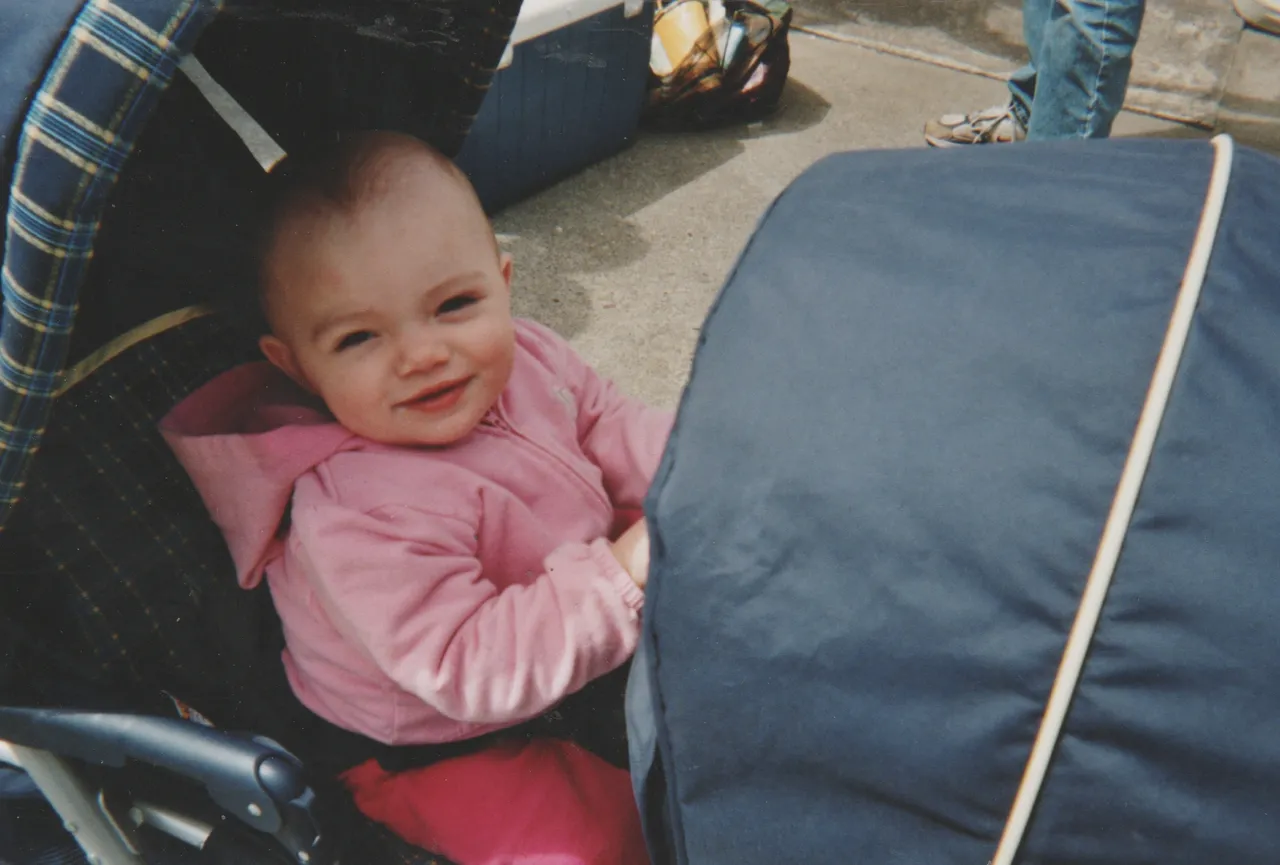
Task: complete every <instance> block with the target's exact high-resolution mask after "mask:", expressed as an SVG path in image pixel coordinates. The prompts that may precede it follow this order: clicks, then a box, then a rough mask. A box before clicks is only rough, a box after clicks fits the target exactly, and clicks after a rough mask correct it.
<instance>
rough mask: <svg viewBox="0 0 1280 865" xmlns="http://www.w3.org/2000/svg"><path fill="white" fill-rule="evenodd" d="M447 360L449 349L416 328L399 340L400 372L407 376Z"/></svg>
mask: <svg viewBox="0 0 1280 865" xmlns="http://www.w3.org/2000/svg"><path fill="white" fill-rule="evenodd" d="M448 359H449V347H448V346H447V345H446V344H445V343H444V342H443V341H441V340H438V339H432V338H431V336H430V335H429V334H427V333H424V332H423V331H422V330H420V329H418V328H413V329H411V330H408V331H406V332H405V334H404V336H403V337H402V338H401V339H400V372H401V374H402V375H408V374H412V373H416V372H422V371H423V370H428V369H431V368H432V367H436V366H439V365H441V364H443V363H445V362H446V361H448Z"/></svg>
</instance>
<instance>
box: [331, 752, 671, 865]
mask: <svg viewBox="0 0 1280 865" xmlns="http://www.w3.org/2000/svg"><path fill="white" fill-rule="evenodd" d="M342 780H343V781H344V782H345V783H346V785H347V787H348V788H349V789H350V790H351V792H352V794H353V796H354V798H355V803H356V806H357V807H358V808H359V809H360V810H361V811H362V812H363V813H364V814H365V815H366V816H368V817H370V818H371V819H373V820H376V821H378V822H379V823H382V824H384V825H386V826H388V827H389V828H390V829H391V830H392V831H394V832H395V833H396V834H398V835H400V837H402V838H404V839H405V840H406V841H408V842H409V843H411V844H416V845H418V846H420V847H425V848H427V849H428V850H431V851H433V852H436V853H439V854H441V855H443V856H446V857H447V858H449V859H452V860H453V861H454V862H456V863H458V865H649V859H648V856H647V854H646V853H645V847H644V838H643V836H642V834H641V832H640V817H639V814H638V813H637V812H636V806H635V800H634V799H633V798H632V794H631V778H630V776H629V775H628V774H627V773H626V772H625V771H623V770H622V769H618V768H615V767H613V766H611V765H609V764H608V763H606V762H605V761H604V760H602V759H600V758H599V757H597V756H596V755H594V754H592V753H590V752H588V751H586V750H584V749H582V748H581V747H579V746H578V745H575V744H573V743H572V742H567V741H561V740H557V739H534V740H532V741H530V742H506V743H502V744H498V745H494V746H493V747H491V748H486V749H485V750H483V751H480V752H478V753H475V754H469V755H467V756H464V757H454V758H452V759H449V760H445V761H443V762H440V763H436V764H434V765H431V766H427V767H426V768H423V769H412V770H409V771H406V772H397V773H395V774H391V773H388V772H386V771H384V770H383V768H382V767H381V766H379V765H378V764H377V763H376V762H375V761H372V760H371V761H369V762H366V763H361V764H360V765H359V766H356V767H355V768H354V769H350V770H348V771H347V772H346V773H344V774H343V776H342Z"/></svg>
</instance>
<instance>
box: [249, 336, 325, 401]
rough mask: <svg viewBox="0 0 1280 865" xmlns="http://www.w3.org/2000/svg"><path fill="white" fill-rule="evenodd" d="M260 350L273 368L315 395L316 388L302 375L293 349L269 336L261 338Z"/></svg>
mask: <svg viewBox="0 0 1280 865" xmlns="http://www.w3.org/2000/svg"><path fill="white" fill-rule="evenodd" d="M258 348H259V350H261V351H262V354H263V356H264V357H266V359H267V360H268V361H270V362H271V365H272V366H274V367H275V368H276V369H278V370H280V371H281V372H282V373H284V374H285V375H287V376H289V378H291V379H293V381H294V383H295V384H297V385H298V386H299V387H301V388H303V389H304V390H306V391H307V392H308V393H315V388H313V387H312V386H311V385H310V383H309V382H308V381H307V377H306V376H305V375H303V374H302V368H301V367H299V366H298V359H297V358H296V357H294V355H293V349H291V348H289V346H288V345H287V344H286V343H285V342H284V340H282V339H280V338H279V337H276V336H272V335H271V334H267V335H266V336H263V337H259V339H258Z"/></svg>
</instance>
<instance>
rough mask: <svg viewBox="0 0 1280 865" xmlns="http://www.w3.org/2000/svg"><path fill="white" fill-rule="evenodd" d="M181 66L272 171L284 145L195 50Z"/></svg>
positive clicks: (189, 78) (281, 155)
mask: <svg viewBox="0 0 1280 865" xmlns="http://www.w3.org/2000/svg"><path fill="white" fill-rule="evenodd" d="M178 68H179V69H181V70H182V73H183V74H184V75H186V76H187V79H188V80H189V81H190V82H191V83H192V84H194V85H195V86H196V89H197V90H199V91H200V95H202V96H203V97H204V98H205V100H206V101H207V102H208V103H209V105H210V106H211V107H212V108H213V110H214V111H216V112H218V116H219V117H221V118H222V119H223V120H224V121H226V124H227V125H228V126H230V127H231V129H232V130H233V131H234V132H235V134H236V135H238V136H240V140H241V141H243V142H244V146H245V147H247V148H249V152H250V153H252V154H253V158H254V159H256V160H258V164H259V165H261V166H262V170H263V171H270V170H271V169H272V168H275V166H276V163H277V162H279V161H280V160H281V159H284V157H285V152H284V149H283V148H282V147H281V146H280V145H279V144H277V143H276V142H275V139H273V138H272V137H271V136H270V135H269V134H268V133H267V130H265V129H263V128H262V126H261V124H259V123H258V121H256V120H254V119H253V117H251V116H250V115H249V112H248V111H245V110H244V108H243V107H242V106H241V105H240V103H239V102H236V100H235V97H234V96H232V95H231V94H230V93H228V92H227V90H226V88H225V87H223V86H222V85H221V84H219V83H218V82H217V81H215V80H214V79H213V76H212V75H210V74H209V72H208V70H206V69H205V68H204V66H202V65H201V64H200V61H199V60H197V59H196V56H195V55H194V54H188V55H187V56H186V57H184V58H183V59H182V62H181V63H180V64H179V65H178Z"/></svg>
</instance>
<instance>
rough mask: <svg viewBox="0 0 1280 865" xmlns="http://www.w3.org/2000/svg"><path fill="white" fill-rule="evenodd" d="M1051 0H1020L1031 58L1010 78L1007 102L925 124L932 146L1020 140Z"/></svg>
mask: <svg viewBox="0 0 1280 865" xmlns="http://www.w3.org/2000/svg"><path fill="white" fill-rule="evenodd" d="M1053 4H1054V0H1023V2H1022V32H1023V35H1024V36H1025V38H1026V40H1027V48H1028V50H1029V51H1030V53H1031V61H1030V62H1029V63H1027V65H1026V66H1023V67H1022V68H1021V69H1019V70H1018V71H1017V72H1014V73H1013V75H1012V76H1010V78H1009V101H1008V102H1006V103H1004V104H1002V105H994V106H992V107H991V108H987V109H985V110H983V111H973V112H970V113H968V114H944V115H943V116H942V117H939V118H938V119H937V120H930V121H929V122H928V123H926V124H925V125H924V140H925V141H927V142H928V143H929V144H930V145H932V146H933V147H955V146H959V145H966V144H1001V143H1005V142H1011V141H1021V140H1022V139H1023V138H1026V135H1027V122H1028V118H1029V117H1030V115H1031V104H1032V100H1033V99H1034V98H1035V92H1036V77H1037V75H1036V65H1037V62H1038V57H1039V54H1040V43H1041V41H1042V39H1041V35H1042V34H1043V32H1044V30H1045V28H1046V26H1047V25H1048V23H1049V19H1050V16H1051V13H1052V9H1053Z"/></svg>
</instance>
